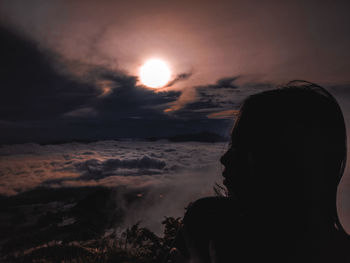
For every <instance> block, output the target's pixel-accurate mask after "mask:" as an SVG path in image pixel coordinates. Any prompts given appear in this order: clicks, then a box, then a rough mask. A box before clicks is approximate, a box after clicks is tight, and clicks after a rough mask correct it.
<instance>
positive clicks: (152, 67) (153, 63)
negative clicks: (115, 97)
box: [140, 59, 171, 89]
mask: <svg viewBox="0 0 350 263" xmlns="http://www.w3.org/2000/svg"><path fill="white" fill-rule="evenodd" d="M170 77H171V73H170V69H169V67H168V65H167V64H166V63H165V62H164V61H163V60H161V59H150V60H147V61H146V63H145V64H143V65H142V66H141V68H140V80H141V82H142V84H144V85H145V86H147V87H150V88H154V89H157V88H161V87H163V86H164V85H165V84H167V83H168V82H169V80H170Z"/></svg>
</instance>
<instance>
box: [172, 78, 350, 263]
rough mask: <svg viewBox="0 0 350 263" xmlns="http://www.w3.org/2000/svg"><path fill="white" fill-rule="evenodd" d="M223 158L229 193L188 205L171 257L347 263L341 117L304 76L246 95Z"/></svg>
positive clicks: (176, 259) (328, 98) (329, 98)
mask: <svg viewBox="0 0 350 263" xmlns="http://www.w3.org/2000/svg"><path fill="white" fill-rule="evenodd" d="M221 162H222V164H223V165H224V167H225V169H224V171H223V176H224V178H225V179H224V185H225V186H226V188H227V192H228V197H208V198H203V199H200V200H197V201H196V202H194V203H193V204H192V205H191V206H190V207H189V209H188V210H187V212H186V214H185V217H184V226H183V229H182V230H181V232H180V233H179V235H178V237H177V240H176V243H175V247H176V248H175V249H173V250H172V258H173V261H174V262H201V263H202V262H258V261H259V262H265V261H269V262H308V263H309V262H350V241H349V240H350V239H349V237H348V235H347V234H346V232H345V231H344V229H343V228H342V226H341V224H340V222H339V219H338V215H337V209H336V193H337V186H338V184H339V181H340V179H341V177H342V175H343V172H344V167H345V162H346V130H345V123H344V118H343V114H342V112H341V109H340V107H339V105H338V103H337V101H336V100H335V99H334V97H333V96H332V95H331V94H329V92H327V91H326V90H325V89H324V88H322V87H320V86H318V85H316V84H313V83H310V82H305V81H292V82H290V83H288V84H287V85H286V86H284V87H281V88H278V89H275V90H269V91H264V92H261V93H258V94H255V95H252V96H250V97H248V98H247V99H246V100H245V101H244V103H243V105H242V106H241V109H240V111H239V114H238V117H237V119H236V121H235V125H234V128H233V131H232V135H231V142H230V147H229V149H228V151H227V152H226V153H225V154H224V155H223V156H222V158H221Z"/></svg>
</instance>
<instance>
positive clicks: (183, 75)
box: [166, 72, 193, 87]
mask: <svg viewBox="0 0 350 263" xmlns="http://www.w3.org/2000/svg"><path fill="white" fill-rule="evenodd" d="M192 74H193V73H192V72H188V73H181V74H178V75H177V76H176V78H174V79H173V80H172V81H170V82H169V83H168V84H167V85H166V87H172V86H174V85H175V84H176V83H177V82H179V81H184V80H187V79H189V78H190V77H191V76H192Z"/></svg>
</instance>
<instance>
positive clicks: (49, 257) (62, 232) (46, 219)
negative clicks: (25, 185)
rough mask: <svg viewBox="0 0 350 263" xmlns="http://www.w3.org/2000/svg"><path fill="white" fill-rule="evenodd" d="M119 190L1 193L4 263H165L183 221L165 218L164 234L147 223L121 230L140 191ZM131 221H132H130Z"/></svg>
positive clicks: (2, 253)
mask: <svg viewBox="0 0 350 263" xmlns="http://www.w3.org/2000/svg"><path fill="white" fill-rule="evenodd" d="M118 193H119V191H118V188H114V189H108V188H102V187H98V188H96V187H91V188H89V187H84V188H78V189H77V188H60V189H49V188H38V189H35V190H32V191H28V192H24V193H22V194H19V195H16V196H12V197H0V215H1V217H0V233H1V236H0V248H1V258H0V261H1V262H163V260H164V257H165V256H166V255H167V253H168V251H169V249H170V248H171V244H172V242H173V239H174V237H175V235H176V232H177V229H178V227H179V225H180V224H181V221H180V219H179V218H177V219H175V218H172V217H165V218H164V220H163V222H162V224H163V226H164V233H163V235H162V236H158V235H156V234H155V233H153V232H152V231H150V230H149V229H147V228H145V227H142V222H140V223H137V224H135V225H133V226H129V227H126V228H124V229H123V228H120V227H118V226H121V225H122V224H123V223H125V222H123V220H124V215H125V211H126V209H132V207H133V204H135V203H137V201H138V197H137V193H134V192H132V191H128V192H124V193H123V195H124V196H123V197H124V200H126V203H125V204H123V205H122V206H120V204H117V202H116V200H117V198H115V197H116V195H118ZM124 225H127V224H124Z"/></svg>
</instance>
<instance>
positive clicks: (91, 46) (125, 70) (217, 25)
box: [0, 0, 350, 144]
mask: <svg viewBox="0 0 350 263" xmlns="http://www.w3.org/2000/svg"><path fill="white" fill-rule="evenodd" d="M349 7H350V4H349V2H348V1H267V0H264V1H192V0H189V1H153V0H151V1H141V0H134V1H86V0H84V1H80V0H76V1H56V0H52V1H43V0H33V1H24V0H11V1H10V0H9V1H5V0H0V38H1V44H0V45H1V46H0V47H1V48H0V53H1V61H0V69H1V75H0V83H1V87H2V88H1V92H2V94H1V96H0V128H1V130H2V133H1V134H0V143H3V144H4V143H5V144H8V143H23V142H52V141H70V140H74V139H77V140H102V139H115V138H125V137H133V138H135V137H136V138H147V137H166V136H172V135H176V134H181V133H195V132H201V131H211V132H216V133H218V134H220V135H227V132H228V130H229V127H230V126H231V125H232V113H233V110H236V109H238V107H239V105H240V103H241V101H242V100H243V99H244V98H245V97H246V96H247V95H249V94H252V93H255V92H258V91H262V90H265V89H270V88H273V87H275V86H276V85H279V84H283V83H286V82H288V81H290V80H293V79H305V80H308V81H312V82H315V83H318V84H320V85H324V86H325V87H326V88H327V89H329V90H330V91H331V92H332V93H333V94H334V95H335V96H337V98H338V99H339V100H340V103H341V106H342V108H343V111H344V113H345V115H346V118H347V119H349V118H348V117H347V116H348V114H347V113H348V112H350V106H349V103H350V100H349V92H348V86H349V75H350V74H349V73H350V65H349V64H350V52H349V50H348V47H349V46H350V21H349V20H350V17H349V16H348V14H347V10H349ZM150 58H161V59H163V60H164V61H166V62H167V64H168V65H169V67H170V70H171V79H170V81H169V83H168V85H166V86H165V87H163V88H160V89H157V90H155V89H150V88H148V87H146V86H145V85H143V84H142V83H141V82H140V79H139V69H140V67H141V66H142V65H143V63H145V62H146V61H147V60H148V59H150Z"/></svg>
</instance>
